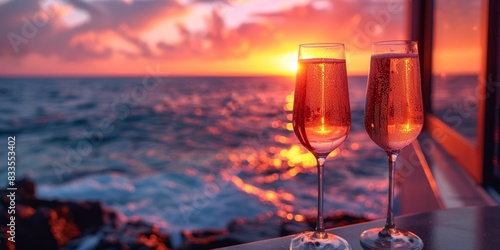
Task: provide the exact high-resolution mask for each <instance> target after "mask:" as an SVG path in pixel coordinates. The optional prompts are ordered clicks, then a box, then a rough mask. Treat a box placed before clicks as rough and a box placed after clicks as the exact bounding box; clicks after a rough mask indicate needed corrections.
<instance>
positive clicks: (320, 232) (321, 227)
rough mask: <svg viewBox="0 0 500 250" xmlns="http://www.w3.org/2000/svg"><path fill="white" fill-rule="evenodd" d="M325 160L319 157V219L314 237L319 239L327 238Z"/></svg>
mask: <svg viewBox="0 0 500 250" xmlns="http://www.w3.org/2000/svg"><path fill="white" fill-rule="evenodd" d="M325 160H326V159H325V158H324V157H318V158H317V162H318V217H317V221H316V230H315V231H316V232H315V233H314V237H316V238H318V239H324V238H326V233H325V224H324V221H323V176H324V173H325V171H324V170H325Z"/></svg>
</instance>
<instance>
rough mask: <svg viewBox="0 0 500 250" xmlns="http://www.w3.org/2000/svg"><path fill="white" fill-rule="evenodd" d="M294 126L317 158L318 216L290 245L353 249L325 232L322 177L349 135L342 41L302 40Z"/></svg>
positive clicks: (345, 242) (339, 238)
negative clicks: (312, 228) (328, 160)
mask: <svg viewBox="0 0 500 250" xmlns="http://www.w3.org/2000/svg"><path fill="white" fill-rule="evenodd" d="M292 123H293V130H294V131H295V135H296V136H297V138H298V139H299V141H300V143H301V144H302V145H303V146H304V147H306V148H307V149H308V150H309V151H310V152H311V153H312V154H313V155H314V156H315V158H316V161H317V165H318V166H317V168H318V217H317V223H316V229H315V231H313V232H304V233H301V234H299V235H298V236H296V237H295V238H293V239H292V242H291V244H290V249H297V250H299V249H351V248H350V246H349V244H348V243H347V241H346V240H344V239H343V238H341V237H338V236H336V235H334V234H329V233H326V232H325V226H324V223H323V177H324V166H325V160H326V157H327V156H328V154H330V152H332V151H333V150H334V149H335V148H337V147H338V146H339V145H340V144H342V142H344V140H345V139H346V137H347V134H348V133H349V130H350V128H351V110H350V105H349V93H348V88H347V70H346V63H345V48H344V45H343V44H341V43H316V44H301V45H300V46H299V67H298V70H297V78H296V83H295V96H294V102H293V121H292Z"/></svg>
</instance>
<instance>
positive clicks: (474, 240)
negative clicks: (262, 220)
mask: <svg viewBox="0 0 500 250" xmlns="http://www.w3.org/2000/svg"><path fill="white" fill-rule="evenodd" d="M395 221H396V226H397V227H399V228H402V229H406V230H409V231H412V232H413V233H415V234H417V235H418V236H419V237H420V238H421V239H422V241H423V242H424V249H460V250H467V249H471V250H476V249H481V250H489V249H491V250H498V249H500V206H492V207H463V208H453V209H444V210H435V211H432V212H426V213H420V214H413V215H405V216H398V217H396V219H395ZM384 223H385V220H377V221H370V222H365V223H360V224H355V225H350V226H344V227H338V228H333V229H329V230H327V231H328V232H330V233H334V234H336V235H338V236H340V237H342V238H344V239H346V240H347V241H348V242H349V244H350V245H351V247H352V249H353V250H361V249H362V248H361V245H360V243H359V235H360V234H361V232H363V231H364V230H366V229H368V228H373V227H383V226H384ZM291 237H292V236H287V237H281V238H275V239H269V240H264V241H257V242H252V243H247V244H242V245H237V246H232V247H227V248H221V250H222V249H224V250H250V249H278V250H279V249H289V244H290V239H291Z"/></svg>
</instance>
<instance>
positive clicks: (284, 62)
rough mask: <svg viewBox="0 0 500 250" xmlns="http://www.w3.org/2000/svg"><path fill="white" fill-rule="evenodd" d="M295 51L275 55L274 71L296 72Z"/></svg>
mask: <svg viewBox="0 0 500 250" xmlns="http://www.w3.org/2000/svg"><path fill="white" fill-rule="evenodd" d="M297 58H298V56H297V52H296V51H292V52H288V53H285V54H282V55H281V56H278V57H277V67H276V71H277V72H278V71H279V72H282V73H283V74H287V75H292V74H293V75H294V74H295V73H296V72H297V68H298V62H297Z"/></svg>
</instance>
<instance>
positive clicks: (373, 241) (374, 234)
mask: <svg viewBox="0 0 500 250" xmlns="http://www.w3.org/2000/svg"><path fill="white" fill-rule="evenodd" d="M383 230H384V232H386V234H384V233H382V231H383ZM360 243H361V246H362V247H363V249H365V250H385V249H387V250H388V249H408V250H420V249H422V248H423V247H424V243H423V242H422V240H421V239H420V238H419V237H418V236H417V235H416V234H414V233H412V232H410V231H406V230H403V229H397V228H392V229H389V230H385V229H384V228H383V227H379V228H372V229H368V230H366V231H364V232H363V233H362V234H361V236H360Z"/></svg>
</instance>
